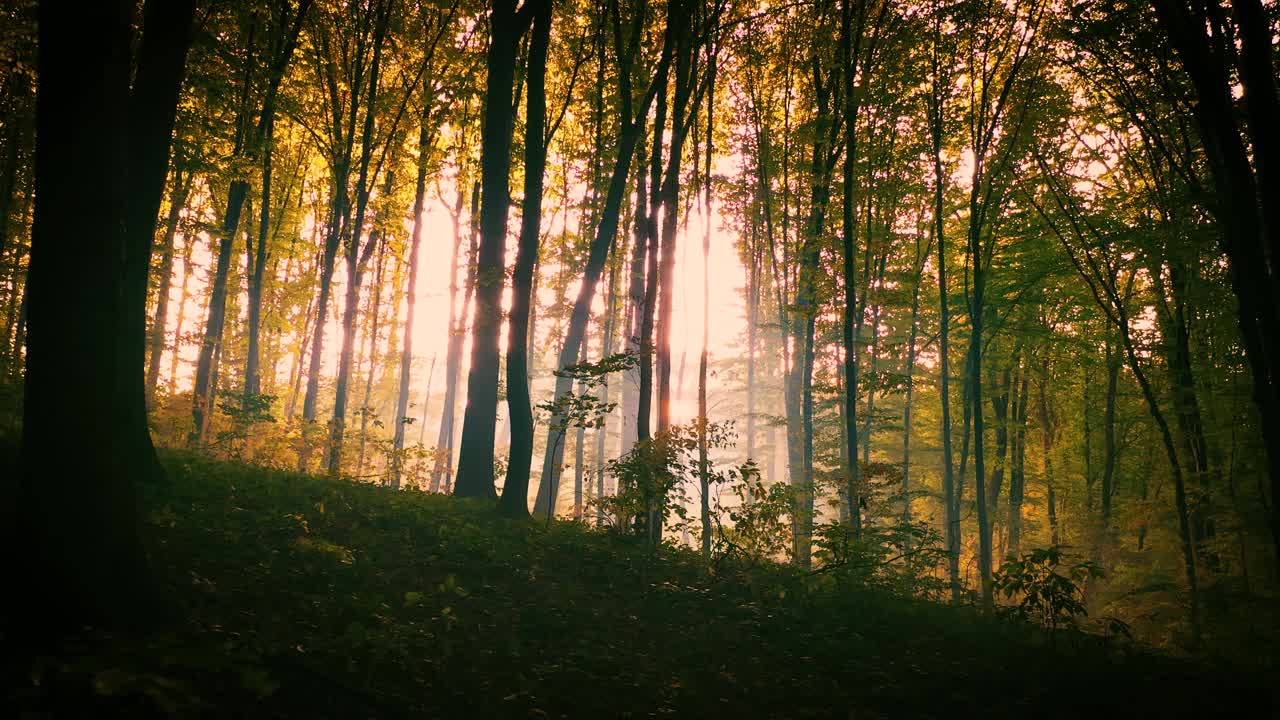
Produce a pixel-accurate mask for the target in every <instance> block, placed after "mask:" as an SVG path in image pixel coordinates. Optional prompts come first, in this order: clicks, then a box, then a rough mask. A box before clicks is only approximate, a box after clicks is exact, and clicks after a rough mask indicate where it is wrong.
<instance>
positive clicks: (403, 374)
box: [391, 113, 460, 490]
mask: <svg viewBox="0 0 1280 720" xmlns="http://www.w3.org/2000/svg"><path fill="white" fill-rule="evenodd" d="M427 120H428V117H427V113H423V118H422V121H421V123H420V124H419V129H418V175H417V179H416V180H415V183H414V189H413V234H412V236H411V240H410V241H409V242H410V245H409V288H408V291H407V293H406V296H407V297H406V301H407V303H408V309H407V311H406V313H405V318H404V341H403V344H402V345H401V348H400V390H399V393H398V394H397V396H396V416H395V428H396V429H395V436H394V438H393V439H392V446H393V448H394V451H393V454H392V465H391V487H392V488H393V489H395V490H399V489H400V474H401V469H402V464H403V460H404V458H403V452H404V430H405V425H406V424H407V423H408V421H409V380H410V375H411V374H412V370H413V323H414V319H415V314H414V311H415V307H416V305H417V302H418V257H419V253H420V250H421V247H422V211H423V205H424V199H425V196H426V190H427V160H428V159H429V156H430V149H431V148H430V145H431V142H430V141H431V132H430V130H429V129H428V128H427ZM459 239H460V238H459V236H458V234H457V233H456V232H455V233H454V243H453V257H452V264H451V265H450V266H449V267H450V269H451V270H452V271H453V272H452V273H451V275H452V276H456V275H457V270H458V242H459ZM456 291H457V283H456V282H455V281H454V280H453V279H452V277H451V279H450V298H449V304H450V308H449V323H450V325H452V324H453V307H452V305H453V294H454V293H455V292H456ZM452 329H453V328H452V327H450V330H452ZM434 367H435V357H434V356H432V369H433V370H434ZM426 425H427V418H426V406H425V404H424V406H423V417H422V425H421V426H419V434H420V435H421V434H422V433H424V432H426ZM418 442H419V444H421V442H422V441H421V439H420V440H419V441H418Z"/></svg>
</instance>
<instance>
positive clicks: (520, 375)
mask: <svg viewBox="0 0 1280 720" xmlns="http://www.w3.org/2000/svg"><path fill="white" fill-rule="evenodd" d="M534 1H535V2H537V5H536V7H535V8H534V10H533V12H534V13H535V15H534V18H533V30H532V35H531V37H530V39H529V65H528V70H527V73H526V82H527V83H528V92H527V94H526V95H525V133H524V200H523V203H522V205H521V218H520V240H519V246H518V248H517V250H516V266H515V271H514V272H513V273H512V276H511V312H510V318H509V321H508V326H507V407H508V409H509V412H510V417H511V446H510V449H509V454H508V462H507V479H506V482H505V484H503V486H502V498H501V501H500V502H499V509H500V510H501V511H502V512H503V514H505V515H509V516H512V517H525V516H527V515H528V514H529V472H530V464H531V463H532V462H533V407H532V404H531V402H530V398H529V314H530V306H531V305H532V304H533V302H534V297H533V276H534V273H535V272H536V271H537V265H538V246H539V234H540V232H541V228H542V190H543V175H544V174H545V173H546V168H547V148H546V145H545V144H544V142H545V137H544V135H545V129H546V124H547V92H546V75H547V49H548V47H549V46H550V44H551V0H540V1H539V0H534Z"/></svg>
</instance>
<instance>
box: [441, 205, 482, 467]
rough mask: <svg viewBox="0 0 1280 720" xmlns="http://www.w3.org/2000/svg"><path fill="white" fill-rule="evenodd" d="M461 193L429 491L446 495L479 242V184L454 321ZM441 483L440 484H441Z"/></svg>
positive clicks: (456, 213)
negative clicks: (440, 406)
mask: <svg viewBox="0 0 1280 720" xmlns="http://www.w3.org/2000/svg"><path fill="white" fill-rule="evenodd" d="M462 198H463V190H462V188H461V187H459V188H458V199H457V201H456V203H455V204H454V211H453V214H452V216H451V217H452V218H453V248H454V249H453V255H452V257H453V263H452V265H451V266H450V267H451V268H452V273H451V275H450V280H449V346H448V348H447V349H446V352H445V389H444V408H443V409H442V410H441V413H440V431H439V435H438V436H437V440H436V462H435V467H434V468H432V470H431V492H440V491H441V489H442V488H443V490H444V492H449V486H450V484H451V483H452V482H453V468H454V465H453V439H454V436H455V435H456V432H455V431H454V430H455V426H454V420H455V418H456V416H457V408H458V380H459V375H460V374H461V370H462V367H461V366H462V339H463V335H464V334H465V333H466V327H467V319H468V318H470V317H471V299H472V297H473V295H474V292H475V279H476V266H475V256H476V249H477V244H478V240H479V234H478V233H479V231H478V226H479V215H480V212H479V210H480V183H478V182H477V183H475V184H474V185H472V187H471V233H470V235H471V241H470V243H469V247H468V250H467V273H466V284H465V288H466V289H465V290H464V291H463V299H462V311H461V313H460V314H458V315H457V316H456V318H455V316H454V300H455V299H456V298H457V296H458V284H457V275H458V271H457V268H458V262H457V260H458V249H459V246H460V245H461V244H462V235H461V233H460V232H459V231H460V223H459V218H460V217H461V214H462ZM442 481H443V485H442Z"/></svg>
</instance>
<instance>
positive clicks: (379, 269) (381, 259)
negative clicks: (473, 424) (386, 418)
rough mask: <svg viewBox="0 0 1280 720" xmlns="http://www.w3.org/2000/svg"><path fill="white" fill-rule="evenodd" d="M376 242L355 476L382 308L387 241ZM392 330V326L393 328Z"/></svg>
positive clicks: (359, 470)
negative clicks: (376, 250) (366, 360)
mask: <svg viewBox="0 0 1280 720" xmlns="http://www.w3.org/2000/svg"><path fill="white" fill-rule="evenodd" d="M376 242H377V244H378V259H377V260H376V261H375V262H376V263H377V264H376V268H375V270H374V274H373V277H374V280H373V287H371V288H369V304H370V308H369V312H370V313H372V319H371V320H370V323H369V324H370V326H371V327H370V328H369V331H368V336H369V337H368V340H369V349H368V352H367V353H366V357H367V358H368V361H369V372H368V373H366V374H365V378H364V402H363V403H361V404H360V445H359V447H358V449H357V450H356V477H357V478H363V477H364V459H365V455H364V451H365V444H366V443H367V441H368V436H369V413H370V410H371V408H370V406H369V403H371V402H372V397H373V375H374V373H375V372H377V370H378V320H379V318H380V317H381V312H380V310H381V308H382V274H383V270H385V267H386V261H387V258H386V251H387V243H386V241H385V240H384V239H382V238H381V237H379V238H378V240H377V241H376ZM393 330H394V328H393Z"/></svg>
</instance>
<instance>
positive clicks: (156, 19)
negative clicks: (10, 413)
mask: <svg viewBox="0 0 1280 720" xmlns="http://www.w3.org/2000/svg"><path fill="white" fill-rule="evenodd" d="M131 8H132V5H131V4H129V3H124V2H116V3H110V4H97V5H91V6H86V7H85V8H80V9H78V11H77V12H67V9H66V8H65V7H63V6H62V5H59V4H56V3H41V4H40V6H39V8H38V11H37V12H38V33H39V45H40V53H39V61H38V72H39V76H40V83H39V87H38V90H37V116H36V127H37V131H36V161H35V186H36V190H35V197H36V209H35V220H34V223H33V227H32V244H31V262H30V270H29V274H28V280H27V285H26V287H27V288H28V292H29V293H30V295H29V298H30V299H29V306H28V314H29V322H30V331H29V334H28V337H27V374H26V382H25V384H24V398H25V399H24V404H23V413H24V414H23V435H22V444H21V449H20V456H19V465H18V476H19V480H18V483H17V497H16V510H17V512H16V517H15V518H13V520H15V521H16V522H14V523H13V524H12V527H13V532H14V533H15V535H14V541H15V542H17V541H18V539H21V542H22V543H23V544H24V545H25V546H27V547H28V552H24V553H22V554H21V558H20V559H19V568H18V577H19V578H20V582H21V584H22V586H23V587H24V588H26V589H27V591H26V592H24V593H23V594H22V597H21V598H17V599H15V600H14V604H15V606H16V607H17V608H18V609H21V611H22V613H21V616H22V617H23V618H24V622H23V624H22V625H21V626H17V627H14V628H13V630H15V631H16V632H17V634H18V635H19V636H21V638H22V639H23V640H30V641H32V642H33V644H40V643H46V642H48V641H49V640H50V639H52V637H53V636H56V635H58V634H62V633H66V632H73V631H75V630H76V629H78V628H81V627H83V626H84V625H86V624H90V625H92V624H105V625H129V624H141V623H144V622H146V621H147V620H149V619H150V618H149V617H148V613H147V610H148V609H149V608H150V607H151V604H150V602H149V600H150V594H151V588H150V587H149V581H148V571H147V563H146V559H145V556H144V553H143V547H142V544H141V542H140V540H139V537H138V532H139V525H138V514H137V508H136V507H135V496H134V483H135V482H136V481H137V480H138V479H154V478H157V477H158V476H159V474H160V473H161V472H162V471H161V470H160V468H159V465H158V462H157V461H156V459H155V455H154V450H153V448H152V447H151V439H150V434H149V433H148V431H147V423H146V405H145V400H146V392H145V383H144V379H145V378H144V375H143V357H144V354H145V349H146V339H145V335H146V280H147V271H148V269H149V267H150V251H151V242H152V238H153V234H154V232H155V223H156V215H157V213H158V210H159V206H160V200H161V195H162V193H163V191H164V180H165V176H166V174H167V170H168V162H169V143H170V137H171V135H172V130H173V119H174V115H175V112H176V108H177V100H178V91H179V86H180V84H181V80H182V75H183V70H184V66H185V61H186V54H187V48H188V45H189V43H190V37H191V36H190V24H191V18H192V15H193V11H194V6H193V4H192V3H190V2H175V3H161V4H157V5H156V7H151V6H148V7H147V8H146V9H145V13H144V17H143V24H142V27H143V39H142V42H141V45H140V49H139V59H138V62H137V69H136V75H135V76H134V77H135V81H134V87H133V91H132V95H131V94H130V88H129V80H130V73H131V70H132V69H133V63H132V62H131V57H130V48H131V41H130V35H131V27H132V17H131V15H132V13H131ZM85 58H91V59H92V63H91V69H90V75H89V81H88V82H86V75H85V67H86V66H85V64H84V59H85ZM122 177H128V178H130V183H128V184H126V183H123V182H120V178H122ZM126 190H128V192H126ZM68 432H70V433H71V434H72V436H74V437H76V438H78V443H79V444H78V446H77V450H76V452H66V437H67V433H68ZM86 480H87V481H86ZM69 483H79V484H81V485H83V487H81V488H80V490H79V491H77V492H76V493H73V494H71V495H68V494H67V493H66V492H65V489H66V487H67V486H68V484H69ZM13 617H18V615H17V614H15V615H13Z"/></svg>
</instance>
